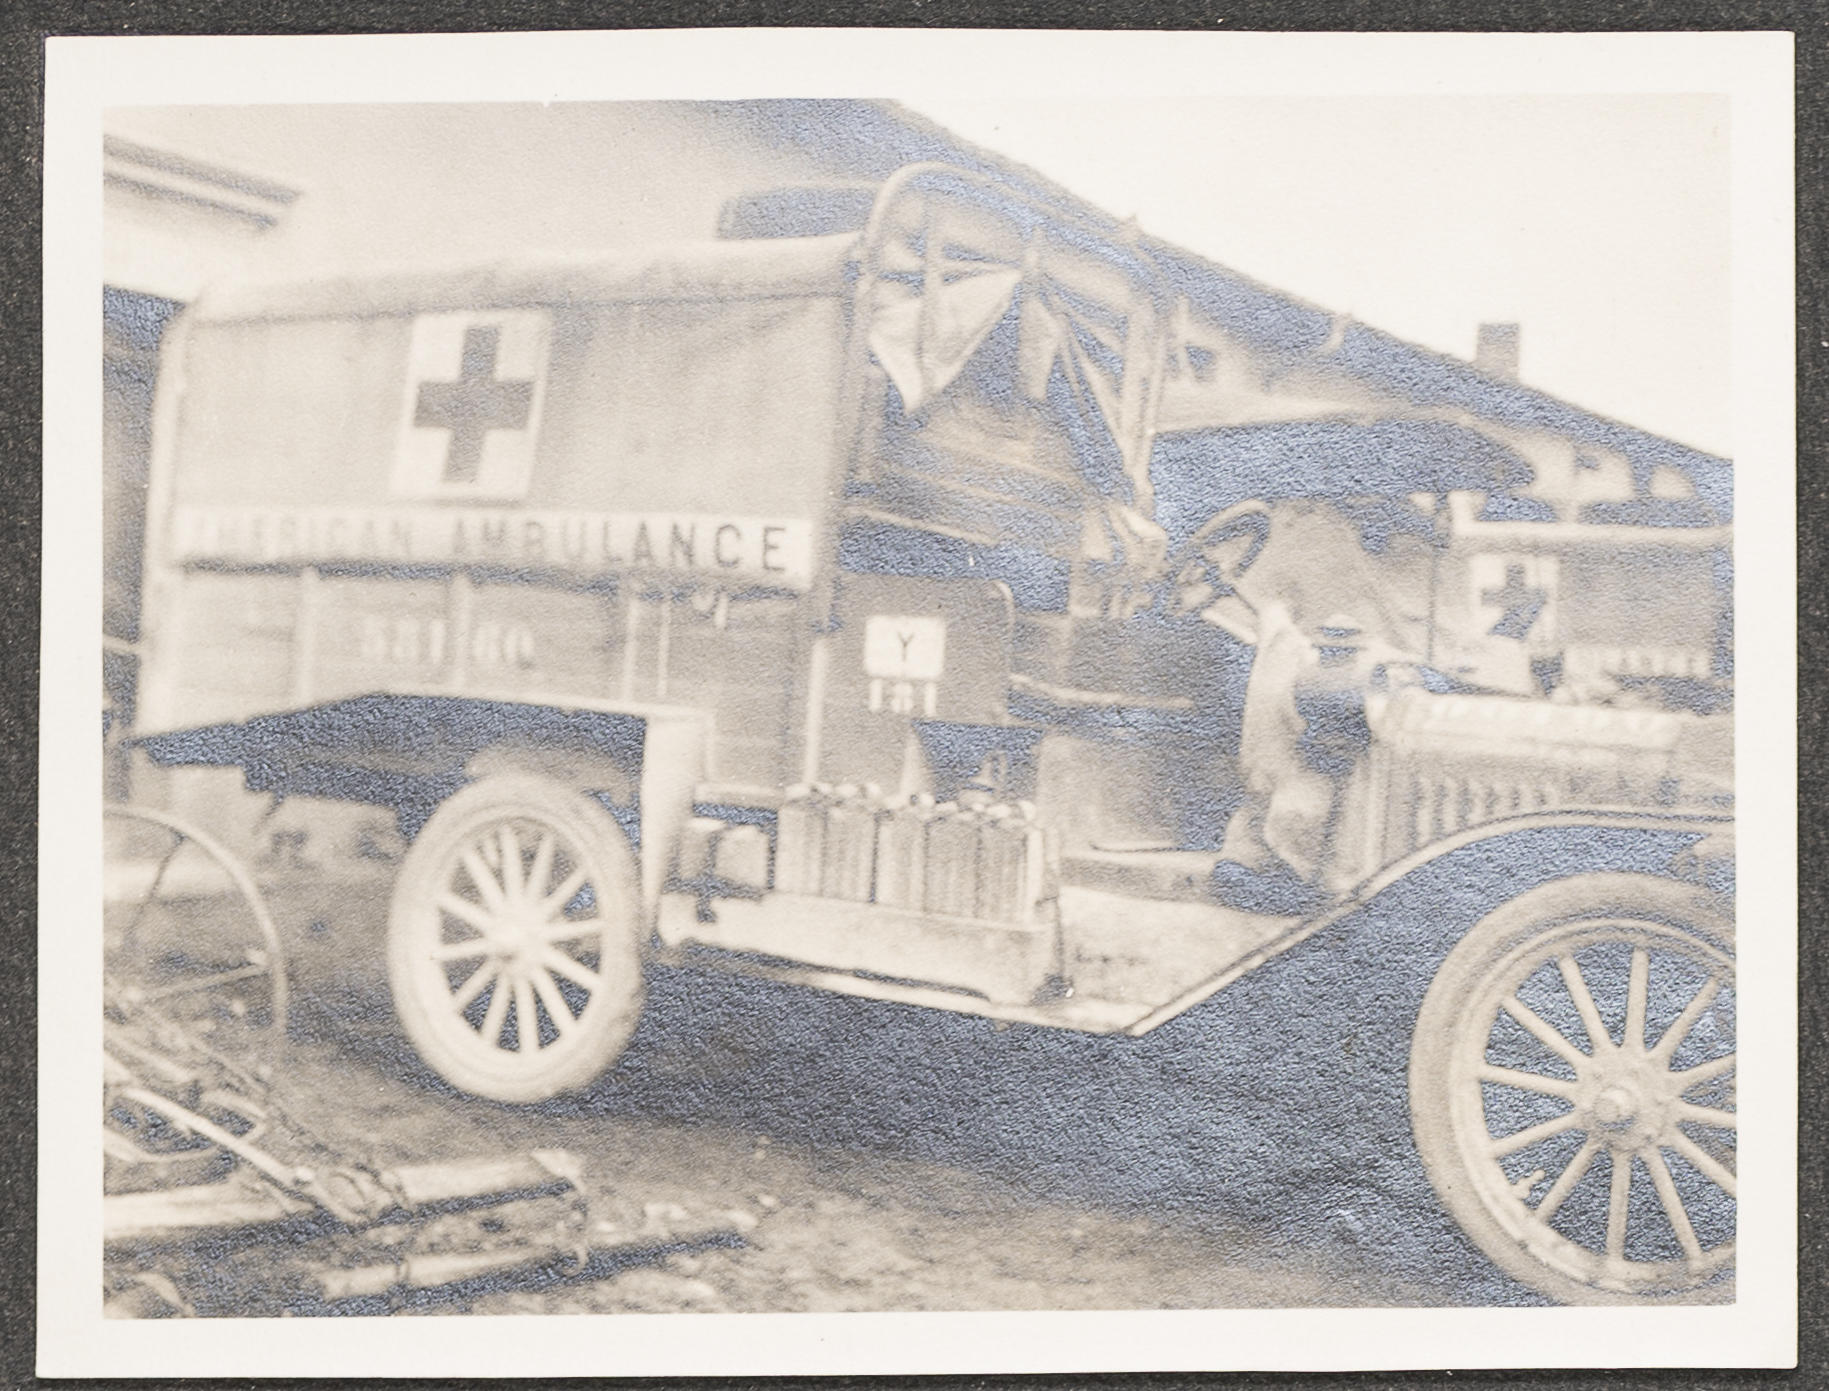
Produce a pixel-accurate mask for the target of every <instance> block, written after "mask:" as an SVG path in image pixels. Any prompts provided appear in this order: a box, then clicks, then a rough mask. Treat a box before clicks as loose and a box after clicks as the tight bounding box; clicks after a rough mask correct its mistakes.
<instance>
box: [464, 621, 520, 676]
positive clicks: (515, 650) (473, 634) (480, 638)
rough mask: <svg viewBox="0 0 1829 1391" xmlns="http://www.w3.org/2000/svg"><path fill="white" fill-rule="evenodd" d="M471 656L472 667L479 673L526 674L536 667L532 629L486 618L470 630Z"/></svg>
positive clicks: (518, 624)
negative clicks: (508, 670) (505, 670)
mask: <svg viewBox="0 0 1829 1391" xmlns="http://www.w3.org/2000/svg"><path fill="white" fill-rule="evenodd" d="M469 652H470V664H471V666H472V667H474V668H475V669H477V670H479V671H496V670H501V669H503V668H510V667H512V668H514V669H517V670H520V671H525V670H527V669H528V668H529V667H531V666H533V664H534V641H533V629H532V628H530V627H528V626H527V624H525V623H498V622H496V621H495V620H494V619H488V618H486V619H484V620H483V621H482V622H480V623H478V624H477V625H476V626H475V627H474V628H473V629H471V630H470V647H469Z"/></svg>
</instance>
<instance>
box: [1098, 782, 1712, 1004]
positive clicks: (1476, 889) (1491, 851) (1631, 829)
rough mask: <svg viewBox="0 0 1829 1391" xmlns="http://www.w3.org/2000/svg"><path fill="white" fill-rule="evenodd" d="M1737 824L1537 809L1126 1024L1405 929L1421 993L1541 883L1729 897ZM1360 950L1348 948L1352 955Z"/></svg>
mask: <svg viewBox="0 0 1829 1391" xmlns="http://www.w3.org/2000/svg"><path fill="white" fill-rule="evenodd" d="M1732 828H1733V822H1732V821H1731V819H1729V818H1727V817H1697V816H1684V817H1675V816H1662V815H1658V814H1656V813H1645V812H1631V811H1605V810H1601V811H1588V812H1575V811H1570V812H1543V813H1536V814H1533V815H1528V816H1519V817H1512V818H1508V819H1506V820H1504V821H1492V822H1487V823H1485V824H1483V825H1480V826H1476V827H1471V828H1469V829H1467V830H1465V831H1462V832H1460V833H1459V834H1457V835H1455V836H1452V837H1448V838H1446V839H1443V840H1440V841H1436V842H1434V843H1432V844H1430V845H1426V846H1423V847H1422V848H1421V849H1419V850H1417V851H1415V852H1414V853H1412V854H1410V855H1406V856H1405V857H1403V858H1402V859H1400V860H1397V861H1394V862H1393V863H1391V864H1389V865H1387V866H1385V867H1384V868H1383V869H1381V870H1379V871H1378V872H1377V873H1375V874H1372V875H1370V876H1368V877H1367V878H1366V879H1365V880H1364V881H1363V882H1362V883H1360V884H1359V885H1358V886H1357V887H1356V888H1355V889H1354V890H1353V891H1352V892H1351V893H1349V894H1347V895H1346V896H1345V897H1344V898H1342V899H1340V900H1339V901H1337V902H1336V903H1334V904H1333V905H1331V906H1330V907H1328V908H1327V909H1326V910H1325V911H1323V912H1321V913H1319V914H1317V915H1315V916H1314V917H1311V918H1307V919H1305V920H1303V921H1301V922H1298V923H1294V924H1292V925H1291V926H1290V928H1289V929H1288V930H1287V931H1285V932H1283V933H1281V934H1279V935H1278V936H1277V937H1275V938H1273V939H1272V940H1270V941H1268V942H1266V943H1264V944H1263V945H1262V946H1260V947H1259V948H1257V949H1256V950H1255V951H1253V952H1252V953H1251V955H1250V956H1248V957H1247V958H1245V959H1244V960H1243V961H1240V962H1238V963H1235V964H1233V965H1232V966H1229V967H1228V968H1227V969H1226V970H1225V971H1224V972H1223V973H1221V974H1219V975H1217V976H1214V977H1212V978H1211V979H1208V980H1206V981H1203V982H1201V983H1200V984H1198V985H1196V986H1193V987H1191V988H1190V989H1188V990H1187V991H1185V992H1183V993H1182V994H1181V995H1179V996H1177V997H1176V998H1175V999H1173V1000H1171V1001H1169V1002H1168V1003H1166V1004H1164V1005H1162V1006H1160V1007H1159V1008H1157V1009H1155V1010H1152V1011H1151V1012H1150V1013H1149V1014H1147V1015H1145V1016H1144V1017H1143V1018H1141V1019H1139V1020H1137V1021H1136V1023H1134V1024H1132V1025H1130V1026H1129V1027H1128V1028H1127V1029H1126V1030H1125V1032H1126V1033H1128V1034H1133V1035H1136V1034H1145V1033H1149V1032H1150V1031H1151V1030H1153V1029H1155V1028H1157V1027H1159V1026H1160V1025H1162V1024H1165V1023H1167V1022H1168V1021H1169V1020H1171V1019H1173V1018H1175V1017H1176V1016H1177V1015H1180V1014H1185V1013H1186V1012H1187V1011H1188V1010H1190V1009H1192V1008H1194V1007H1195V1006H1196V1005H1199V1004H1201V1003H1203V1002H1204V1001H1206V1000H1208V999H1210V998H1212V997H1213V996H1214V995H1216V994H1218V993H1219V992H1220V991H1221V990H1223V989H1224V988H1225V987H1227V986H1228V985H1230V984H1231V983H1232V982H1233V981H1235V980H1238V979H1239V978H1240V977H1241V976H1243V975H1245V974H1246V973H1248V972H1250V971H1254V970H1258V969H1261V968H1262V967H1264V966H1265V965H1267V964H1268V963H1270V962H1271V961H1273V960H1275V959H1276V958H1279V957H1282V956H1283V955H1285V954H1286V953H1288V952H1290V951H1291V950H1292V949H1293V948H1296V947H1298V946H1301V945H1302V944H1304V943H1306V942H1308V941H1309V940H1310V939H1311V938H1315V937H1317V936H1322V935H1326V936H1328V937H1329V938H1330V940H1339V939H1340V936H1341V934H1353V933H1356V932H1359V931H1361V930H1364V931H1380V930H1387V929H1388V928H1389V927H1390V925H1391V924H1394V923H1400V924H1405V925H1406V926H1405V927H1404V930H1403V931H1401V932H1400V933H1398V934H1397V936H1398V937H1400V938H1401V940H1396V939H1393V940H1392V941H1390V942H1389V943H1388V944H1387V945H1388V946H1389V948H1390V951H1391V952H1392V954H1395V955H1400V956H1402V957H1404V958H1405V959H1407V960H1409V961H1411V962H1412V963H1413V968H1412V969H1414V971H1415V972H1417V974H1418V986H1419V988H1420V985H1421V984H1424V983H1426V981H1427V978H1428V976H1429V975H1431V974H1433V972H1434V969H1435V966H1436V964H1437V963H1439V962H1440V961H1441V959H1442V957H1444V956H1445V955H1447V953H1448V951H1449V950H1450V949H1451V948H1452V947H1453V946H1454V944H1455V943H1456V942H1458V941H1459V940H1460V939H1461V937H1462V936H1464V935H1465V934H1466V933H1467V932H1468V931H1469V930H1470V929H1471V928H1472V927H1473V925H1474V924H1475V923H1477V922H1479V921H1480V919H1481V918H1483V917H1485V916H1486V915H1487V914H1488V913H1490V912H1491V911H1492V910H1493V909H1495V908H1497V907H1498V906H1499V905H1500V904H1501V903H1504V902H1506V901H1508V900H1510V899H1513V898H1516V897H1517V896H1518V895H1519V894H1521V893H1525V892H1527V891H1528V890H1530V889H1534V888H1536V887H1537V886H1538V885H1540V884H1546V883H1549V882H1550V881H1552V880H1556V879H1566V878H1570V877H1573V876H1574V875H1578V874H1591V873H1603V872H1627V873H1639V874H1650V875H1655V876H1659V877H1662V878H1670V879H1683V880H1686V881H1689V882H1695V883H1701V884H1703V885H1705V886H1706V887H1708V888H1711V889H1713V890H1715V891H1716V892H1723V893H1731V892H1732V888H1733V868H1732V866H1733V861H1732ZM1357 949H1358V948H1357V947H1355V950H1357Z"/></svg>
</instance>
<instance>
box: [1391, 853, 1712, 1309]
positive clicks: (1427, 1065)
mask: <svg viewBox="0 0 1829 1391" xmlns="http://www.w3.org/2000/svg"><path fill="white" fill-rule="evenodd" d="M1613 917H1617V918H1623V919H1626V920H1628V921H1637V922H1655V923H1659V924H1662V925H1664V926H1668V927H1672V928H1676V929H1678V930H1680V931H1683V932H1686V933H1688V934H1690V935H1692V936H1694V937H1696V938H1698V939H1699V940H1700V941H1701V942H1703V943H1704V944H1706V945H1707V946H1710V947H1713V948H1715V949H1717V950H1720V951H1722V952H1725V953H1726V954H1727V955H1728V956H1729V957H1730V958H1731V957H1732V956H1733V954H1734V920H1733V914H1732V910H1731V905H1730V904H1728V903H1726V902H1724V901H1723V900H1722V899H1721V898H1720V897H1718V896H1717V895H1714V894H1711V893H1708V892H1706V891H1704V890H1702V889H1697V888H1693V887H1691V886H1689V885H1687V884H1681V883H1678V882H1676V881H1675V880H1671V879H1660V878H1658V877H1656V876H1654V875H1649V874H1583V875H1577V876H1575V877H1573V878H1570V879H1559V880H1555V881H1553V882H1551V883H1548V884H1544V885H1542V886H1541V887H1539V888H1536V889H1532V890H1531V891H1529V892H1528V893H1524V894H1521V895H1519V896H1518V897H1517V898H1515V899H1512V900H1511V901H1510V902H1509V903H1506V904H1504V905H1503V906H1501V907H1500V908H1498V909H1496V910H1494V911H1493V912H1492V913H1489V914H1488V915H1487V916H1486V917H1484V918H1482V919H1481V920H1480V921H1479V922H1478V923H1477V924H1476V925H1475V926H1474V928H1473V930H1472V931H1471V932H1469V933H1468V934H1467V935H1466V936H1465V937H1464V938H1462V939H1461V941H1460V943H1459V944H1458V945H1457V946H1456V947H1455V948H1454V950H1453V951H1452V952H1450V953H1449V954H1448V957H1447V959H1446V960H1445V961H1443V963H1442V965H1441V968H1440V969H1439V970H1438V971H1437V972H1436V974H1435V979H1434V980H1433V981H1432V982H1431V983H1430V985H1429V991H1428V993H1427V994H1426V995H1425V996H1424V997H1423V1003H1422V1009H1421V1010H1420V1011H1419V1012H1418V1014H1417V1017H1416V1029H1415V1032H1414V1034H1413V1035H1412V1038H1411V1043H1410V1122H1411V1129H1412V1131H1413V1133H1414V1135H1415V1137H1416V1148H1417V1151H1418V1152H1419V1153H1420V1154H1421V1156H1422V1161H1423V1167H1424V1169H1425V1171H1426V1172H1427V1173H1428V1176H1429V1181H1430V1183H1432V1184H1433V1185H1434V1187H1435V1191H1436V1195H1437V1196H1438V1197H1439V1198H1440V1199H1441V1201H1442V1205H1443V1206H1444V1207H1445V1208H1447V1210H1448V1213H1449V1215H1450V1216H1451V1217H1453V1218H1454V1220H1455V1221H1456V1222H1457V1223H1459V1224H1460V1227H1461V1230H1462V1231H1463V1232H1465V1233H1466V1234H1467V1236H1468V1238H1469V1239H1470V1240H1471V1241H1472V1242H1473V1243H1474V1245H1475V1246H1477V1247H1479V1249H1480V1250H1481V1251H1483V1252H1484V1253H1485V1254H1486V1256H1487V1257H1488V1258H1489V1259H1490V1260H1491V1261H1492V1262H1493V1264H1494V1265H1496V1266H1498V1267H1499V1268H1500V1269H1501V1270H1503V1271H1504V1272H1505V1273H1506V1274H1507V1275H1510V1276H1511V1277H1512V1278H1513V1279H1515V1280H1517V1281H1518V1282H1519V1283H1521V1284H1524V1285H1527V1286H1529V1287H1530V1288H1532V1289H1534V1290H1536V1291H1537V1292H1538V1293H1540V1294H1543V1295H1547V1296H1548V1297H1549V1298H1551V1299H1553V1300H1556V1301H1557V1302H1558V1303H1562V1304H1645V1305H1659V1304H1670V1303H1700V1302H1711V1303H1712V1302H1716V1301H1717V1300H1719V1299H1720V1298H1721V1297H1722V1295H1721V1293H1720V1289H1718V1288H1710V1289H1706V1290H1700V1291H1698V1290H1688V1291H1680V1292H1676V1293H1673V1294H1646V1295H1642V1296H1633V1295H1630V1294H1625V1293H1619V1292H1615V1291H1611V1290H1604V1289H1598V1288H1596V1287H1595V1286H1593V1285H1590V1284H1587V1283H1586V1282H1584V1281H1581V1280H1578V1279H1575V1278H1574V1277H1572V1276H1569V1275H1566V1274H1564V1273H1563V1272H1561V1271H1558V1270H1554V1269H1552V1268H1550V1267H1548V1266H1546V1265H1544V1264H1543V1263H1542V1262H1541V1261H1539V1260H1538V1259H1537V1258H1536V1257H1535V1256H1533V1255H1532V1254H1531V1253H1530V1252H1529V1251H1528V1250H1527V1249H1525V1247H1524V1246H1523V1245H1521V1244H1520V1243H1519V1242H1518V1241H1517V1240H1515V1239H1514V1238H1513V1237H1512V1236H1511V1235H1510V1234H1509V1233H1508V1232H1506V1231H1505V1229H1504V1228H1503V1227H1502V1226H1500V1225H1499V1222H1498V1220H1497V1219H1496V1218H1495V1217H1494V1216H1493V1215H1492V1213H1491V1212H1490V1211H1489V1210H1488V1209H1487V1207H1486V1204H1485V1203H1484V1202H1483V1201H1482V1200H1481V1198H1480V1195H1479V1193H1478V1192H1477V1191H1476V1189H1475V1187H1474V1185H1473V1184H1472V1183H1471V1182H1470V1181H1469V1179H1468V1176H1467V1174H1466V1172H1465V1170H1464V1168H1463V1165H1462V1161H1461V1155H1460V1148H1459V1144H1458V1142H1457V1141H1456V1138H1455V1134H1454V1126H1453V1121H1452V1118H1451V1115H1450V1108H1449V1102H1448V1075H1449V1065H1450V1060H1451V1058H1452V1056H1453V1051H1454V1043H1455V1040H1456V1039H1457V1037H1458V1035H1459V1031H1460V1025H1461V1023H1462V1019H1463V1014H1464V1011H1465V1009H1466V1007H1467V1005H1468V1003H1469V1001H1470V1000H1471V999H1472V998H1473V996H1474V993H1475V992H1476V990H1477V989H1478V988H1479V986H1480V985H1481V984H1482V983H1483V981H1484V980H1485V979H1486V978H1487V977H1488V976H1489V975H1490V974H1491V973H1492V972H1493V971H1494V969H1495V968H1497V967H1499V966H1501V965H1502V964H1504V962H1505V961H1506V959H1507V958H1508V957H1510V956H1511V955H1512V954H1513V953H1514V952H1516V951H1518V950H1519V949H1521V948H1523V947H1524V946H1525V945H1526V944H1528V943H1529V942H1530V941H1531V940H1532V939H1534V938H1535V937H1537V936H1539V935H1540V934H1542V933H1543V932H1545V931H1547V930H1550V929H1552V928H1555V927H1557V926H1559V925H1561V924H1564V923H1569V922H1575V921H1579V920H1581V919H1587V918H1613ZM1715 1284H1716V1286H1718V1287H1721V1288H1724V1289H1725V1290H1726V1291H1729V1292H1730V1297H1731V1290H1732V1288H1733V1278H1732V1272H1731V1271H1730V1272H1729V1273H1728V1274H1727V1275H1726V1276H1724V1277H1720V1278H1719V1279H1717V1281H1716V1282H1715Z"/></svg>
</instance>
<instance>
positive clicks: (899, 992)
mask: <svg viewBox="0 0 1829 1391" xmlns="http://www.w3.org/2000/svg"><path fill="white" fill-rule="evenodd" d="M648 960H649V961H650V962H651V963H653V964H655V965H660V966H670V967H675V968H678V969H681V970H694V971H718V972H721V973H723V974H726V975H733V976H749V977H753V978H756V979H759V980H769V981H776V982H778V983H780V984H783V985H800V986H806V987H808V988H809V989H813V990H824V991H826V992H827V993H828V994H833V995H851V996H854V997H856V998H859V999H865V1000H887V1001H889V1002H891V1003H893V1004H901V1005H920V1006H922V1007H924V1008H927V1009H943V1010H947V1011H949V1012H951V1013H953V1014H970V1015H975V1016H977V1017H978V1018H980V1019H995V1020H999V1021H1001V1022H1003V1023H1008V1024H1035V1025H1039V1026H1041V1027H1043V1028H1049V1029H1071V1030H1073V1031H1074V1032H1076V1033H1083V1034H1121V1033H1124V1032H1125V1031H1126V1030H1127V1029H1130V1028H1131V1027H1132V1026H1133V1025H1135V1024H1136V1023H1137V1022H1138V1021H1140V1020H1141V1019H1142V1018H1143V1017H1144V1016H1145V1015H1146V1014H1148V1012H1149V1007H1148V1006H1147V1005H1138V1004H1134V1003H1132V1002H1130V1001H1126V1000H1100V999H1094V998H1091V997H1083V996H1078V995H1067V996H1064V997H1061V998H1058V999H1051V1000H1045V1001H1039V1002H1031V1003H1027V1004H1008V1003H999V1002H997V1001H994V1000H990V999H987V998H986V997H985V996H983V995H975V994H972V993H971V992H969V991H966V990H953V989H949V988H947V987H946V986H940V985H930V984H927V983H925V982H922V981H904V980H893V979H889V978H886V977H883V976H871V975H857V974H853V973H851V972H848V971H831V970H826V969H823V968H821V967H817V966H802V965H799V964H797V963H795V962H791V961H782V960H780V959H778V958H771V957H763V956H755V955H751V954H749V953H747V952H733V951H723V950H720V949H718V948H715V947H705V946H698V945H686V946H677V947H658V948H656V949H654V950H652V951H651V952H650V953H649V955H648Z"/></svg>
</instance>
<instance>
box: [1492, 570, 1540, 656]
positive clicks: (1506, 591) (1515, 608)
mask: <svg viewBox="0 0 1829 1391" xmlns="http://www.w3.org/2000/svg"><path fill="white" fill-rule="evenodd" d="M1549 597H1550V592H1549V590H1547V589H1544V588H1542V587H1540V586H1538V585H1533V584H1526V583H1525V582H1524V567H1523V566H1522V565H1507V566H1506V567H1505V583H1504V585H1503V586H1501V587H1500V588H1498V589H1488V590H1485V591H1484V592H1482V593H1481V595H1480V602H1481V603H1485V604H1494V605H1497V606H1498V607H1500V608H1503V609H1504V610H1505V612H1504V613H1503V614H1502V615H1500V617H1499V621H1498V622H1497V623H1495V624H1493V625H1492V627H1491V628H1489V629H1487V631H1488V632H1489V633H1490V634H1491V635H1492V636H1493V637H1496V638H1516V639H1518V640H1519V641H1520V642H1522V641H1523V640H1524V638H1525V636H1526V635H1527V634H1529V632H1530V630H1531V628H1532V627H1533V626H1535V624H1536V622H1537V615H1538V614H1540V613H1542V612H1543V606H1544V604H1545V603H1546V602H1548V600H1549Z"/></svg>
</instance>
